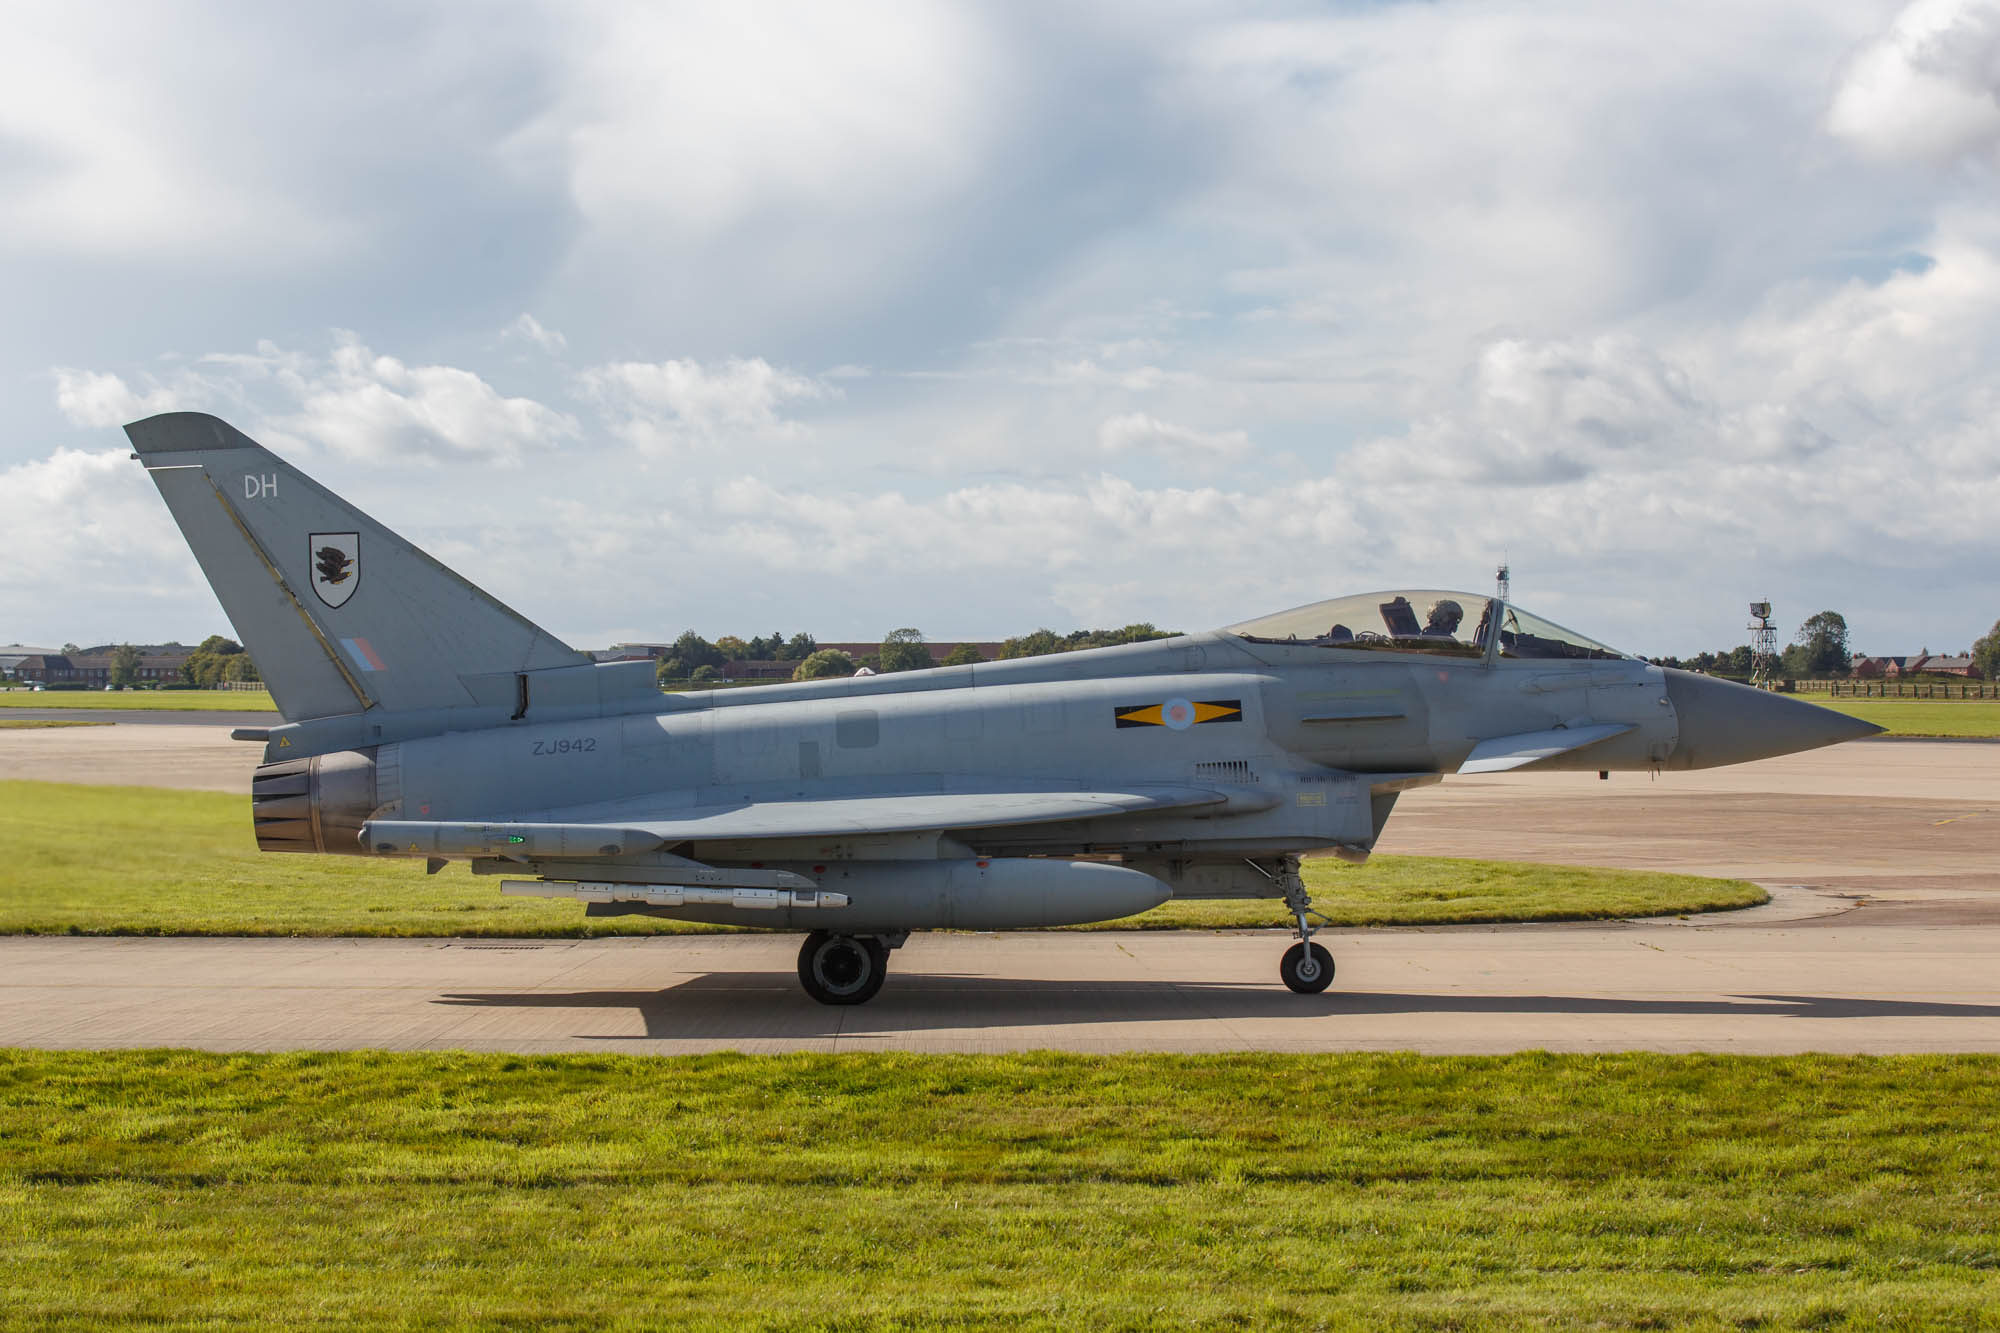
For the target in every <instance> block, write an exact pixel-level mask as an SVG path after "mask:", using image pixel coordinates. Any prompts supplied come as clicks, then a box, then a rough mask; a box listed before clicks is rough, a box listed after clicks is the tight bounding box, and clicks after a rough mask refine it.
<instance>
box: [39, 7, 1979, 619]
mask: <svg viewBox="0 0 2000 1333" xmlns="http://www.w3.org/2000/svg"><path fill="white" fill-rule="evenodd" d="M0 27H3V28H4V33H5V40H4V41H0V294H4V307H0V308H4V309H5V310H6V312H7V316H8V317H7V318H5V319H4V320H0V420H4V422H5V423H6V424H5V427H4V429H0V534H4V537H5V543H4V548H0V641H6V640H22V641H27V642H61V641H64V640H74V641H77V642H91V641H96V640H104V639H113V638H131V639H157V638H166V637H175V636H178V637H180V638H182V639H195V638H199V637H201V636H202V635H205V634H207V633H210V632H213V631H217V630H221V629H224V627H225V622H224V620H223V617H222V614H221V612H220V609H219V608H218V607H217V606H216V605H215V603H214V601H213V599H212V597H211V596H210V595H209V593H208V591H207V588H206V585H205V584H203V583H202V581H201V579H200V577H199V575H198V573H197V572H196V570H195V567H194V564H193V561H192V559H191V558H190V557H189V556H188V555H187V554H186V551H185V548H184V546H183V544H182V542H181V540H180V538H179V535H178V534H177V533H176V531H175V530H174V528H173V526H172V523H171V521H170V520H169V519H168V517H167V515H166V512H165V508H164V506H163V505H162V504H161V503H160V501H159V499H158V497H157V495H156V494H155V493H154V492H153V490H152V488H151V486H150V484H148V483H147V482H146V481H145V478H144V475H143V473H142V472H141V471H140V469H139V467H138V465H137V464H135V463H132V462H131V461H130V460H129V459H128V458H127V455H126V450H125V448H124V446H123V437H122V435H121V434H120V432H119V430H118V426H119V425H120V424H121V423H123V422H125V421H128V420H132V419H134V418H136V417H140V416H144V415H148V414H150V413H153V412H157V411H164V410H172V409H181V408H188V409H199V410H205V411H211V412H215V413H217V414H219V415H221V416H224V417H226V418H228V419H229V420H230V421H232V422H234V423H235V424H236V425H238V426H239V427H241V428H242V429H244V430H245V431H247V432H248V433H250V434H251V435H253V436H254V437H256V438H258V439H260V440H261V441H263V442H264V443H266V444H267V445H270V446H271V447H273V448H275V449H277V450H278V451H279V452H281V453H283V454H285V455H286V456H287V457H288V458H290V459H291V460H292V461H294V462H295V463H298V464H299V465H301V466H302V467H304V468H305V469H306V470H307V471H308V472H310V473H312V474H313V475H314V476H316V477H317V478H318V479H319V480H321V481H322V482H324V483H326V484H328V485H329V486H331V487H332V488H333V489H335V490H337V491H339V492H341V493H342V494H344V495H347V496H348V497H350V498H352V499H353V500H355V501H356V502H357V503H358V504H359V505H360V506H361V507H362V508H364V509H367V510H368V511H369V512H371V513H372V514H374V515H375V516H376V517H378V518H379V519H381V520H383V521H384V522H386V523H388V524H389V525H390V526H392V527H394V528H396V529H398V530H399V531H401V532H403V533H404V534H406V535H407V536H409V537H411V538H412V539H413V540H415V541H417V542H418V543H419V544H420V545H423V546H425V547H426V548H427V549H429V550H431V551H432V552H433V553H435V554H437V555H438V556H440V557H441V558H443V559H444V560H446V561H447V563H450V564H452V565H454V566H455V567H457V568H458V569H460V570H461V571H462V572H464V573H466V574H467V575H468V576H469V577H471V578H472V579H473V580H474V581H476V582H478V583H480V584H481V585H482V586H484V587H486V588H488V589H489V590H491V591H493V592H494V593H495V594H497V595H498V596H500V597H502V598H503V599H504V600H506V601H508V602H510V603H512V604H513V605H515V606H517V607H518V608H520V609H521V610H522V611H524V612H526V613H527V614H529V615H530V616H531V617H533V618H534V619H536V620H538V621H540V622H541V623H542V624H544V625H546V626H547V627H548V628H549V629H551V630H553V631H555V632H556V633H558V634H560V635H562V636H563V637H565V638H567V639H569V640H571V641H572V642H575V643H579V644H582V645H586V646H592V645H601V644H604V643H608V642H610V641H612V640H615V639H628V638H657V637H661V636H671V635H672V634H674V633H676V632H678V631H679V630H680V629H682V628H685V627H688V626H693V627H695V628H697V629H699V630H701V631H702V632H703V633H705V634H707V635H709V636H711V637H713V636H715V635H718V634H722V633H730V632H734V633H740V634H744V635H746V636H747V635H750V634H754V633H768V632H770V631H772V630H782V631H784V632H786V633H788V634H789V633H793V632H796V631H798V630H801V629H806V630H810V631H812V632H813V633H815V634H817V635H818V636H819V637H821V638H825V639H845V638H857V639H858V638H870V637H877V636H879V635H880V634H881V633H882V632H883V631H885V630H888V629H890V628H892V627H895V626H898V625H916V626H919V627H921V628H922V629H924V630H925V631H926V632H927V633H929V634H930V636H931V637H933V638H943V639H949V638H953V637H959V636H974V637H982V638H985V637H1001V636H1005V635H1008V634H1014V633H1019V632H1022V631H1025V630H1027V629H1031V628H1034V627H1035V626H1037V625H1049V626H1052V627H1054V628H1057V629H1069V628H1073V627H1076V626H1078V625H1102V624H1122V623H1125V622H1128V621H1134V620H1152V621H1156V622H1158V623H1160V624H1162V625H1168V626H1174V627H1179V628H1203V627H1207V626H1212V625H1217V624H1223V623H1228V622H1231V621H1234V620H1239V619H1244V618H1247V617H1248V616H1251V615H1254V614H1258V613H1261V612H1264V611H1269V610H1273V609H1276V608H1281V607H1284V606H1289V605H1292V604H1295V603H1299V602H1303V601H1309V600H1314V599H1316V598H1320V597H1327V596H1333V595H1337V594H1341V593H1346V592H1353V591H1362V590H1367V589H1371V588H1379V587H1392V586H1396V585H1404V586H1420V587H1421V586H1444V587H1462V588H1469V589H1473V590H1480V589H1484V588H1487V587H1489V586H1490V583H1491V577H1492V571H1493V567H1494V565H1495V564H1496V563H1497V562H1498V561H1499V560H1500V559H1501V557H1502V556H1503V555H1504V556H1505V557H1506V558H1508V559H1509V560H1510V561H1511V563H1512V565H1513V569H1514V576H1515V594H1516V596H1517V597H1518V598H1519V599H1520V600H1521V601H1522V603H1523V604H1525V605H1527V606H1529V607H1530V608H1532V609H1536V610H1538V611H1540V612H1542V613H1543V614H1545V615H1548V616H1550V617H1551V618H1553V619H1556V620H1558V621H1561V622H1564V623H1567V624H1570V625H1572V626H1573V627H1575V628H1578V629H1583V630H1585V631H1587V632H1591V633H1594V634H1596V635H1597V636H1598V637H1601V638H1604V639H1607V640H1609V641H1610V642H1613V643H1615V644H1618V645H1620V646H1624V647H1629V648H1632V649H1635V650H1638V651H1642V652H1648V653H1661V652H1691V651H1694V650H1696V649H1699V648H1702V647H1711V646H1727V645H1730V644H1735V643H1740V642H1742V641H1743V640H1744V639H1745V638H1746V635H1745V633H1744V631H1743V623H1744V620H1743V611H1744V606H1745V603H1747V602H1748V601H1749V600H1751V599H1752V598H1757V597H1770V598H1771V599H1772V600H1774V601H1775V602H1777V603H1778V608H1779V615H1780V618H1781V619H1782V620H1783V621H1784V622H1785V624H1786V627H1787V628H1788V629H1789V628H1791V627H1792V626H1794V625H1795V624H1796V623H1797V622H1798V621H1799V620H1801V619H1803V618H1804V617H1805V616H1806V615H1807V614H1809V613H1810V612H1812V611H1817V610H1819V609H1822V608H1826V607H1831V608H1834V609H1837V610H1840V611H1843V612H1844V613H1845V614H1846V615H1847V617H1848V620H1849V622H1850V624H1851V625H1852V626H1853V629H1854V636H1855V641H1856V645H1857V646H1858V647H1860V648H1862V649H1865V650H1869V651H1876V652H1892V651H1893V652H1907V651H1914V650H1915V649H1917V648H1919V647H1930V648H1932V649H1935V650H1948V649H1958V648H1963V647H1964V646H1966V645H1967V644H1968V643H1969V642H1970V641H1971V640H1972V639H1973V638H1975V637H1977V636H1978V635H1979V634H1981V633H1983V632H1984V631H1985V630H1986V629H1987V628H1988V627H1989V626H1990V625H1992V623H1993V621H1994V619H1995V618H1996V617H2000V578H1996V570H2000V521H1996V517H1995V516H1996V514H2000V434H1996V426H2000V355H1996V353H2000V189H1996V187H1997V186H2000V179H1997V178H1996V173H1997V172H2000V99H1996V93H1997V92H2000V7H1996V5H1994V4H1984V3H1967V2H1966V0H1918V3H1914V4H1897V3H1893V2H1891V3H1878V2H1875V0H1868V2H1860V0H1855V2H1848V0H1805V2H1803V3H1797V4H1775V3H1774V4H1756V3H1744V2H1743V0H1730V3H1726V4H1725V3H1717V4H1702V3H1682V4H1676V5H1672V6H1660V5H1623V4H1607V3H1603V0H1579V2H1576V3H1569V2H1567V0H1523V2H1521V3H1507V2H1504V0H1493V2H1488V3H1460V2H1458V0H1443V2H1441V3H1424V4H1407V5H1406V4H1395V3H1367V4H1349V5H1323V6H1307V5H1287V4H1271V5H1262V6H1259V5H1254V4H1252V5H1244V4H1229V5H1204V4H1191V3H1190V4H1174V3H1163V2H1162V0H1146V2H1145V3H1141V4H1134V5H1131V6H1121V5H1117V4H1102V5H1093V6H1077V5H1070V4H1047V5H1037V4H1022V3H1011V2H1010V3H996V4H994V5H991V6H988V7H980V6H976V5H972V4H940V5H924V4H893V3H890V4H877V5H866V6H863V5H823V4H800V5H796V6H793V5H780V4H770V5H758V6H750V5H744V4H737V3H727V4H723V3H717V4H712V5H688V6H672V5H660V4H651V3H647V4H632V5H620V4H614V3H601V4H592V5H575V4H550V5H545V6H544V5H502V4H486V3H482V4H477V5H473V4H465V5H457V4H437V5H428V6H420V5H410V4H403V3H397V4H386V5H369V4H362V3H345V4H341V5H333V6H318V7H305V6H271V5H264V4H249V3H245V4H208V5H203V4H177V5H174V6H163V5H151V4H140V3H132V4H121V5H93V4H83V3H72V4H62V5H50V4H46V3H33V4H14V3H6V2H5V0H0Z"/></svg>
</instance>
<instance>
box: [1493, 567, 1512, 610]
mask: <svg viewBox="0 0 2000 1333" xmlns="http://www.w3.org/2000/svg"><path fill="white" fill-rule="evenodd" d="M1493 584H1494V586H1495V587H1496V588H1498V589H1499V591H1498V593H1497V594H1496V596H1498V597H1499V598H1500V600H1501V601H1503V602H1507V601H1512V600H1513V591H1514V578H1513V575H1511V574H1510V573H1508V571H1507V562H1506V561H1505V560H1504V559H1503V560H1502V561H1501V562H1500V568H1499V569H1497V570H1495V571H1493Z"/></svg>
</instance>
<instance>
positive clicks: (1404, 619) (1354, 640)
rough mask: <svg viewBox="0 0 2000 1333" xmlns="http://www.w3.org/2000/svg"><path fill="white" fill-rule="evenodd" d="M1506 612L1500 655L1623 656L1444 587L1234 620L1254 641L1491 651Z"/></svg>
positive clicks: (1503, 605) (1513, 609)
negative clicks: (1493, 636)
mask: <svg viewBox="0 0 2000 1333" xmlns="http://www.w3.org/2000/svg"><path fill="white" fill-rule="evenodd" d="M1496 614H1497V615H1498V616H1499V619H1500V625H1499V635H1500V656H1502V657H1506V658H1570V659H1576V658H1585V659H1588V658H1623V657H1625V656H1626V654H1624V653H1621V652H1619V651H1617V650H1616V649H1614V648H1607V647H1606V646H1605V645H1603V644H1601V643H1598V642H1597V641H1595V640H1594V639H1587V638H1585V637H1584V636H1583V635H1581V634H1577V633H1575V632H1574V631H1571V630H1566V629H1564V628H1562V627H1561V626H1560V625H1556V624H1552V623H1551V622H1549V621H1546V620H1543V619H1542V618H1541V617H1540V616H1536V615H1530V614H1529V613H1528V612H1526V611H1523V610H1521V609H1520V608H1519V607H1517V606H1514V605H1513V604H1511V603H1508V602H1500V601H1495V600H1493V599H1492V598H1489V597H1481V596H1478V595H1477V594H1475V593H1468V592H1447V591H1441V590H1437V589H1430V590H1421V589H1412V590H1406V591H1403V592H1371V593H1361V594H1358V595H1356V596H1353V597H1336V598H1333V599H1332V600H1330V601H1325V602H1314V603H1312V604H1311V605H1309V606H1296V607H1293V608H1292V609H1291V610H1289V611H1280V612H1278V613H1276V614H1275V615H1268V616H1260V617H1258V618H1257V619H1255V620H1246V621H1244V622H1243V623H1242V624H1240V625H1231V626H1229V627H1228V630H1227V632H1228V633H1230V634H1240V635H1241V636H1243V637H1244V638H1246V639H1249V640H1250V641H1252V642H1253V643H1304V644H1314V645H1317V646H1320V647H1325V648H1344V649H1354V650H1360V651H1371V650H1372V651H1376V652H1396V653H1437V654H1442V655H1444V656H1447V657H1484V656H1485V655H1486V648H1487V636H1488V635H1489V634H1491V633H1492V632H1493V618H1494V616H1495V615H1496Z"/></svg>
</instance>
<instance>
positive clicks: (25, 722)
mask: <svg viewBox="0 0 2000 1333" xmlns="http://www.w3.org/2000/svg"><path fill="white" fill-rule="evenodd" d="M111 725H112V724H111V723H109V722H97V721H89V722H86V721H81V720H79V721H75V722H72V721H69V720H67V719H65V720H63V721H60V722H57V721H53V720H48V719H41V718H19V717H0V731H31V730H33V729H35V728H37V727H108V726H111Z"/></svg>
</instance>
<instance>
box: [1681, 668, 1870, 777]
mask: <svg viewBox="0 0 2000 1333" xmlns="http://www.w3.org/2000/svg"><path fill="white" fill-rule="evenodd" d="M1666 676H1667V698H1668V699H1670V700H1672V701H1673V705H1674V714H1675V716H1676V717H1677V718H1678V719H1679V721H1680V740H1679V741H1678V742H1677V743H1676V744H1675V746H1674V752H1673V754H1672V756H1671V757H1669V759H1668V760H1667V767H1669V768H1720V767H1722V766H1723V765H1724V764H1743V763H1748V762H1749V761H1750V760H1752V759H1770V758H1772V757H1773V756H1776V755H1781V754H1795V753H1797V752H1798V751H1800V750H1816V749H1818V748H1819V747H1820V746H1822V745H1838V744H1840V743H1841V742H1842V741H1852V740H1859V739H1860V738H1861V737H1863V736H1873V735H1875V734H1876V733H1877V732H1879V731H1881V730H1882V728H1881V727H1878V726H1876V725H1875V724H1874V723H1872V722H1863V721H1862V720H1861V719H1859V718H1854V717H1849V716H1848V715H1847V714H1845V713H1836V712H1835V711H1834V710H1833V709H1831V708H1821V707H1820V706H1819V705H1818V704H1809V703H1801V702H1800V701H1799V700H1797V699H1788V698H1786V697H1785V696H1784V695H1782V694H1771V693H1769V692H1768V691H1765V690H1753V689H1751V688H1750V687H1749V686H1748V685H1738V684H1736V683H1735V682H1734V681H1727V680H1717V679H1715V678H1714V677H1713V676H1698V675H1696V674H1694V673H1693V672H1691V671H1672V670H1670V671H1668V672H1667V673H1666Z"/></svg>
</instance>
